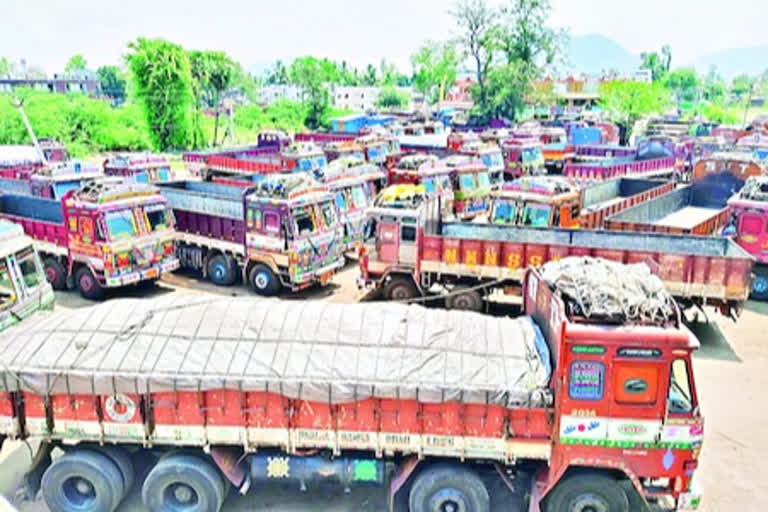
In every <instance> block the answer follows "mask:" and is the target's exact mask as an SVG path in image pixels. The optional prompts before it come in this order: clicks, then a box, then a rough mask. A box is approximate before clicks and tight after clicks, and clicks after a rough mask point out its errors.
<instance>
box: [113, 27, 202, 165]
mask: <svg viewBox="0 0 768 512" xmlns="http://www.w3.org/2000/svg"><path fill="white" fill-rule="evenodd" d="M128 48H129V50H130V53H129V54H128V55H127V57H126V59H127V62H128V66H129V68H130V70H131V75H132V77H133V82H134V88H135V94H136V97H137V98H138V99H139V101H140V102H141V105H142V106H143V109H144V114H145V116H146V119H147V123H148V124H149V127H150V131H151V134H152V143H153V145H154V147H155V148H157V149H160V150H167V149H173V148H179V149H180V148H187V147H189V146H190V145H192V144H193V142H195V141H194V137H193V119H192V116H193V112H192V107H193V105H194V101H195V98H194V95H193V89H192V88H193V78H192V71H191V67H190V62H189V56H188V55H187V52H185V51H184V49H183V48H182V47H181V46H179V45H176V44H173V43H170V42H168V41H165V40H162V39H145V38H139V39H137V40H136V41H134V42H132V43H129V45H128Z"/></svg>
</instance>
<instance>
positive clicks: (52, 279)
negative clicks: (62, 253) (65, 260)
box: [43, 258, 67, 290]
mask: <svg viewBox="0 0 768 512" xmlns="http://www.w3.org/2000/svg"><path fill="white" fill-rule="evenodd" d="M43 270H45V277H46V278H47V279H48V282H49V283H51V286H53V289H54V290H65V289H66V288H67V271H66V269H65V268H64V265H62V264H61V263H60V262H59V260H57V259H56V258H46V259H45V261H43Z"/></svg>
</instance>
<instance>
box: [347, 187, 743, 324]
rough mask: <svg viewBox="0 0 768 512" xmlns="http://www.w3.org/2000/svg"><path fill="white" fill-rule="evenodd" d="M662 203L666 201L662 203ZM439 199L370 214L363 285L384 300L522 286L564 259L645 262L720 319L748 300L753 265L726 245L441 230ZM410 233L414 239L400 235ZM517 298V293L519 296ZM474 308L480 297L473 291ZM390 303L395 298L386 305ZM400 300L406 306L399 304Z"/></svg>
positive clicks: (459, 226)
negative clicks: (436, 290)
mask: <svg viewBox="0 0 768 512" xmlns="http://www.w3.org/2000/svg"><path fill="white" fill-rule="evenodd" d="M662 197H663V196H662ZM439 212H440V206H439V204H438V198H436V197H431V196H425V197H424V198H423V200H422V201H421V203H420V204H418V206H416V207H413V206H410V207H408V206H403V205H399V206H397V207H390V206H388V205H386V204H380V205H377V206H376V207H374V208H372V209H370V210H369V217H370V218H372V219H374V221H375V226H376V229H375V233H373V235H372V236H373V238H371V239H369V240H367V241H366V244H365V246H364V248H363V250H362V252H363V253H364V255H365V258H364V260H362V261H361V265H360V266H361V281H360V284H361V285H370V286H373V287H374V288H376V289H379V290H381V291H383V292H384V294H385V296H386V295H387V292H393V290H392V288H393V286H391V285H390V286H388V285H389V283H391V282H393V281H394V280H395V279H398V280H403V281H402V282H404V283H405V284H404V285H403V286H402V287H400V288H398V291H400V292H402V291H404V290H405V291H407V292H408V294H409V295H410V296H416V295H418V294H420V293H425V292H426V291H427V289H428V288H429V287H431V286H433V285H440V286H442V288H443V289H444V290H455V289H457V287H459V288H465V287H474V286H478V285H483V284H485V285H487V286H488V287H489V289H488V290H484V291H483V293H486V292H488V291H490V290H491V289H494V288H498V289H501V288H505V289H506V290H510V291H513V292H514V291H515V290H514V289H510V288H508V287H509V286H511V285H519V284H520V283H521V280H522V278H523V274H524V272H525V270H526V268H530V267H538V266H540V265H542V264H544V263H546V262H547V261H550V260H558V259H561V258H564V257H566V256H573V255H583V256H595V257H601V258H605V259H610V260H614V261H619V262H623V263H636V262H647V263H649V264H651V265H652V266H653V267H654V268H656V269H657V274H658V275H659V277H660V278H661V279H662V281H664V283H665V286H666V287H667V289H668V290H669V291H670V292H671V293H672V294H673V295H674V296H675V298H676V299H677V300H678V301H679V302H680V303H681V304H683V305H687V306H691V305H694V304H713V305H716V306H719V307H720V308H721V312H722V313H723V314H731V312H733V311H736V312H738V311H739V310H740V309H739V308H740V307H741V306H742V305H743V303H744V302H745V301H746V300H747V298H748V296H749V291H750V290H749V285H750V279H751V277H750V276H751V272H752V267H753V260H752V258H751V256H750V255H749V254H748V253H747V252H746V251H744V250H743V249H742V248H741V247H739V246H738V245H737V244H735V243H734V242H733V241H732V240H730V239H727V238H713V237H699V236H679V235H668V234H665V233H625V232H612V231H589V230H567V229H552V228H532V227H516V228H515V229H510V228H509V227H507V226H496V225H492V224H477V223H472V224H467V223H460V222H446V221H443V220H442V219H441V218H440V213H439ZM403 226H414V227H415V233H412V232H411V230H405V229H403ZM517 291H519V288H518V289H517ZM467 293H471V296H468V298H470V299H472V300H471V301H468V302H466V304H471V305H472V308H473V309H475V308H480V307H481V298H482V296H481V295H480V294H481V292H478V291H471V292H467ZM386 298H388V299H391V298H392V297H386ZM399 298H403V297H402V296H401V297H399Z"/></svg>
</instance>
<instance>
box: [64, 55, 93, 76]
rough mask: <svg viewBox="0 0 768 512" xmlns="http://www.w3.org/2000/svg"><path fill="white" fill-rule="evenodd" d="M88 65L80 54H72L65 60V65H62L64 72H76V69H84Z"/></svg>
mask: <svg viewBox="0 0 768 512" xmlns="http://www.w3.org/2000/svg"><path fill="white" fill-rule="evenodd" d="M87 66H88V62H87V61H86V60H85V57H83V56H82V55H80V54H78V55H73V56H72V57H70V59H69V60H68V61H67V65H66V66H64V72H65V73H77V72H78V71H85V70H86V68H87Z"/></svg>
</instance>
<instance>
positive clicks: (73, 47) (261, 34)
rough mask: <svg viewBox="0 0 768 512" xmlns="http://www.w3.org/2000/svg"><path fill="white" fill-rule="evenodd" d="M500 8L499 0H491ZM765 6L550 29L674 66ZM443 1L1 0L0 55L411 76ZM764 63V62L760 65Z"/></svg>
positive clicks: (705, 3)
mask: <svg viewBox="0 0 768 512" xmlns="http://www.w3.org/2000/svg"><path fill="white" fill-rule="evenodd" d="M498 1H501V0H498ZM766 1H767V0H728V1H724V2H723V1H716V0H642V1H633V2H627V1H626V0H624V1H622V0H618V1H617V0H552V4H553V12H552V16H551V19H550V23H551V25H553V26H557V27H564V28H566V29H568V30H569V32H570V33H571V34H572V35H582V34H591V33H598V34H602V35H605V36H607V37H609V38H611V39H614V40H615V41H617V42H618V43H619V44H621V45H622V46H624V47H625V48H626V49H627V50H629V51H630V52H632V53H640V52H641V51H644V50H647V49H658V48H660V47H661V45H662V44H664V43H668V44H670V45H671V46H672V51H673V56H674V62H673V65H684V64H688V63H691V62H693V61H694V60H695V59H696V58H697V57H700V56H702V55H705V54H707V53H710V52H714V51H718V50H721V49H726V48H738V47H749V46H757V45H760V44H766V43H768V30H766V29H765V20H766V17H767V16H768V7H766ZM450 5H451V4H450V1H447V0H385V1H380V0H376V1H373V0H357V1H354V0H319V1H318V0H280V1H272V0H250V1H236V0H214V1H205V2H203V1H195V0H184V1H181V0H127V1H126V0H122V1H120V2H117V1H113V0H69V1H60V0H0V20H2V25H1V26H2V29H0V56H6V57H9V58H11V59H13V60H16V61H18V60H19V59H20V58H22V57H23V58H25V59H26V60H27V62H28V63H29V64H31V65H36V66H40V67H42V68H43V69H44V70H46V71H48V72H50V73H52V72H55V71H59V70H61V69H63V67H64V64H65V63H66V61H67V59H68V58H69V57H70V56H71V55H73V54H75V53H82V54H83V55H84V56H85V57H86V59H87V60H88V63H89V67H94V68H95V67H98V66H99V65H102V64H107V63H116V62H118V61H119V60H120V59H121V56H122V54H123V53H124V52H125V51H126V43H127V42H128V41H130V40H133V39H135V38H136V37H138V36H145V37H164V38H166V39H170V40H172V41H176V42H179V43H181V44H182V45H184V46H185V47H188V48H200V49H220V50H224V51H226V52H227V53H229V54H230V55H231V56H232V57H234V58H235V59H237V60H238V61H240V62H241V63H243V65H244V66H245V67H246V68H250V69H259V68H262V67H264V66H265V65H266V64H267V63H270V62H272V61H274V60H275V59H278V58H282V59H285V60H287V59H290V58H292V57H295V56H299V55H306V54H313V55H318V56H328V57H330V58H332V59H336V60H342V59H346V60H347V61H349V62H351V63H353V64H355V65H364V64H365V63H368V62H373V63H377V64H378V62H379V61H380V60H381V58H382V57H386V58H387V59H388V60H389V61H391V62H394V63H396V64H397V65H399V66H400V67H401V68H402V69H403V70H407V69H409V64H408V62H409V60H408V59H409V55H410V54H411V52H412V51H413V50H414V49H415V48H416V47H418V45H419V44H420V43H421V42H422V41H424V40H426V39H443V38H446V37H449V36H450V35H451V33H452V31H453V29H454V22H453V20H452V19H451V17H450V15H449V14H448V13H447V9H448V8H449V6H450ZM766 61H767V62H766V64H768V57H767V58H766Z"/></svg>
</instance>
